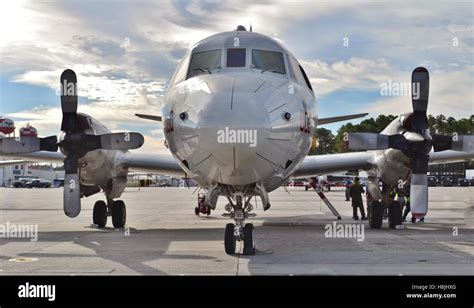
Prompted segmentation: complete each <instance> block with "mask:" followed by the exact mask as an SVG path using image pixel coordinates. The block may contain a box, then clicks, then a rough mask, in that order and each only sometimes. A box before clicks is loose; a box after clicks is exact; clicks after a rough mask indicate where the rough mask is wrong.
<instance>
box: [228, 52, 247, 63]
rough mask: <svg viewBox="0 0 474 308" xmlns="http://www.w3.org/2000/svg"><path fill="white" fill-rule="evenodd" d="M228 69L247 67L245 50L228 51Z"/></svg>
mask: <svg viewBox="0 0 474 308" xmlns="http://www.w3.org/2000/svg"><path fill="white" fill-rule="evenodd" d="M227 67H245V48H229V49H227Z"/></svg>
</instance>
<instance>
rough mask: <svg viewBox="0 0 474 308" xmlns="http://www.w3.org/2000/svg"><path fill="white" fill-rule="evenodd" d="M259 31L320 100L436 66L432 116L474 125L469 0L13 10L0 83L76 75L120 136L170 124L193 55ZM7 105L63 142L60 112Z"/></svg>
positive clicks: (2, 18) (388, 103) (379, 109)
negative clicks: (155, 119)
mask: <svg viewBox="0 0 474 308" xmlns="http://www.w3.org/2000/svg"><path fill="white" fill-rule="evenodd" d="M250 23H252V25H253V29H254V30H255V31H257V32H260V33H264V34H267V35H269V36H272V37H275V38H277V39H278V40H279V41H281V42H283V44H284V45H286V46H287V47H288V48H289V50H290V51H291V52H293V53H294V54H295V55H296V56H297V57H298V59H299V60H300V62H301V63H302V65H303V67H304V68H305V70H306V72H307V73H308V76H309V77H310V79H311V81H312V83H313V84H314V87H315V90H316V93H317V95H318V96H319V97H322V98H324V97H330V95H334V94H338V93H344V92H347V91H348V90H349V91H353V92H356V91H359V93H371V94H374V93H375V94H376V93H378V92H379V90H380V84H381V83H383V82H387V81H388V80H393V81H409V78H410V73H411V70H412V69H413V68H414V67H416V66H419V65H426V66H427V67H428V68H429V70H430V72H432V87H431V94H430V107H429V108H430V112H431V113H445V114H454V115H457V116H463V117H467V116H469V115H470V114H472V108H473V107H472V97H473V92H472V87H473V73H472V70H473V62H472V53H473V52H474V43H473V42H474V40H473V39H472V32H473V31H474V27H473V25H472V2H470V1H466V2H464V1H456V2H455V3H451V2H443V1H417V2H413V1H409V0H406V1H405V0H403V1H401V0H400V1H392V2H390V3H387V4H383V5H382V4H380V3H379V2H378V1H368V0H364V1H352V2H348V1H343V0H331V1H330V0H322V1H284V0H274V1H269V0H266V1H258V3H257V2H255V1H252V0H243V1H242V0H240V1H239V0H230V1H225V2H224V1H212V0H211V1H198V0H191V1H181V0H178V1H171V0H169V1H159V2H153V1H139V2H138V3H131V2H127V1H118V2H113V3H112V2H110V1H96V2H89V1H88V2H87V3H81V2H72V1H60V2H59V1H58V2H49V1H48V2H44V1H15V2H8V1H3V2H0V37H2V41H1V42H0V58H1V63H0V74H1V76H2V77H5V78H6V79H8V80H10V82H16V83H23V84H31V85H38V86H43V87H46V88H48V89H53V90H57V89H58V87H59V81H58V79H59V75H60V74H61V72H62V70H63V69H65V68H73V69H74V70H75V71H76V73H77V74H78V81H79V94H80V95H81V104H80V106H79V111H82V112H86V113H89V114H91V115H92V116H94V117H95V118H97V119H98V120H99V121H101V122H103V123H104V124H105V125H106V126H108V127H110V128H111V129H114V130H115V129H121V128H122V127H127V128H129V127H130V126H131V128H135V127H136V128H137V129H140V127H141V126H140V125H142V124H144V123H148V122H146V121H145V120H141V119H135V117H134V116H133V114H134V113H136V112H137V111H144V110H146V111H148V110H151V111H152V112H150V113H153V114H159V113H160V110H161V104H162V102H163V95H164V92H165V90H166V87H167V84H168V82H169V78H170V77H171V75H172V73H173V71H174V69H175V67H176V65H177V64H178V62H179V59H180V58H181V57H182V56H183V55H184V53H185V51H186V50H187V48H189V47H190V46H191V45H192V44H194V43H196V42H197V41H199V40H201V39H203V38H205V37H207V36H210V35H212V34H215V33H217V32H222V31H229V30H232V29H234V28H235V26H236V25H238V24H243V25H245V26H247V27H248V26H249V24H250ZM344 37H347V38H348V39H349V46H343V44H342V43H343V41H342V40H343V38H344ZM454 39H456V41H457V43H458V44H457V45H456V46H454V42H455V40H454ZM1 98H2V96H1V91H0V102H1V108H2V112H1V113H8V115H9V116H12V117H16V119H18V120H17V122H18V123H22V124H26V123H25V122H26V121H30V122H32V124H33V125H34V126H36V127H37V128H38V129H39V131H40V132H41V133H42V132H43V131H44V132H45V133H46V132H49V133H52V132H54V133H56V132H57V128H58V126H59V124H58V123H56V122H57V121H58V119H59V118H60V117H59V116H58V115H60V110H59V104H58V107H44V106H38V104H41V102H36V101H35V97H34V96H32V97H31V106H32V108H30V109H29V110H19V109H17V107H16V105H15V102H6V101H5V100H2V99H1ZM58 101H59V99H58ZM43 103H44V104H48V105H50V104H49V102H48V103H46V102H43ZM327 104H328V103H326V105H327ZM354 104H355V103H352V102H351V101H350V100H349V101H348V102H347V108H354V109H356V108H358V107H359V106H355V105H354ZM363 107H364V110H367V109H368V111H370V112H371V113H372V114H374V115H376V114H379V113H394V112H398V111H399V110H400V109H403V110H410V109H411V106H410V101H409V100H406V97H395V98H384V97H380V99H376V100H375V101H372V102H371V103H369V105H365V106H363ZM23 109H24V108H23ZM359 109H360V108H359ZM323 112H325V110H323ZM144 133H145V135H147V136H148V137H147V142H150V143H152V141H149V140H151V139H152V138H162V135H161V132H160V130H157V129H152V130H147V131H144ZM155 145H156V146H158V144H155Z"/></svg>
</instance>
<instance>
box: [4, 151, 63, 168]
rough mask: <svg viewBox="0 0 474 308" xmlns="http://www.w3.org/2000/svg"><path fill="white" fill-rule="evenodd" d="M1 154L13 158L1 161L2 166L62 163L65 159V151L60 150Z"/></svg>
mask: <svg viewBox="0 0 474 308" xmlns="http://www.w3.org/2000/svg"><path fill="white" fill-rule="evenodd" d="M0 156H2V157H8V158H11V160H4V161H0V166H11V165H19V164H28V163H33V162H38V163H56V164H62V163H63V160H64V155H63V153H61V152H59V151H58V152H47V151H38V152H33V153H22V154H4V153H1V154H0ZM9 162H10V163H9ZM3 163H4V164H3Z"/></svg>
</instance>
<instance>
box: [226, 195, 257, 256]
mask: <svg viewBox="0 0 474 308" xmlns="http://www.w3.org/2000/svg"><path fill="white" fill-rule="evenodd" d="M243 198H244V197H243V196H242V195H236V197H235V199H236V204H234V203H233V202H232V200H231V199H230V198H228V199H229V204H228V205H227V206H226V209H227V210H228V211H230V217H231V218H234V220H235V224H233V223H229V224H227V225H226V227H225V234H224V247H225V252H226V253H227V254H229V255H230V254H234V253H235V248H236V242H237V241H239V242H241V241H243V242H244V250H243V254H244V255H255V236H254V233H255V228H254V226H253V224H251V223H245V219H246V218H248V217H254V216H255V214H253V213H249V212H250V211H251V210H252V209H253V206H252V205H251V204H250V199H251V198H252V197H251V196H250V197H248V199H247V201H246V202H245V205H243V204H242V203H243V202H242V200H243Z"/></svg>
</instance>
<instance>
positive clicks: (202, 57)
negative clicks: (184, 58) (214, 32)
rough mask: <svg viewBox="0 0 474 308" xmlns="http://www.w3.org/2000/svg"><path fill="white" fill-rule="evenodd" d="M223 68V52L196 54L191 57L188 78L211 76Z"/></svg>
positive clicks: (213, 51)
mask: <svg viewBox="0 0 474 308" xmlns="http://www.w3.org/2000/svg"><path fill="white" fill-rule="evenodd" d="M219 68H221V50H220V49H218V50H211V51H202V52H195V53H193V54H192V55H191V61H190V63H189V69H188V75H187V78H191V77H194V76H197V75H201V74H211V72H212V71H213V70H215V69H219Z"/></svg>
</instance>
